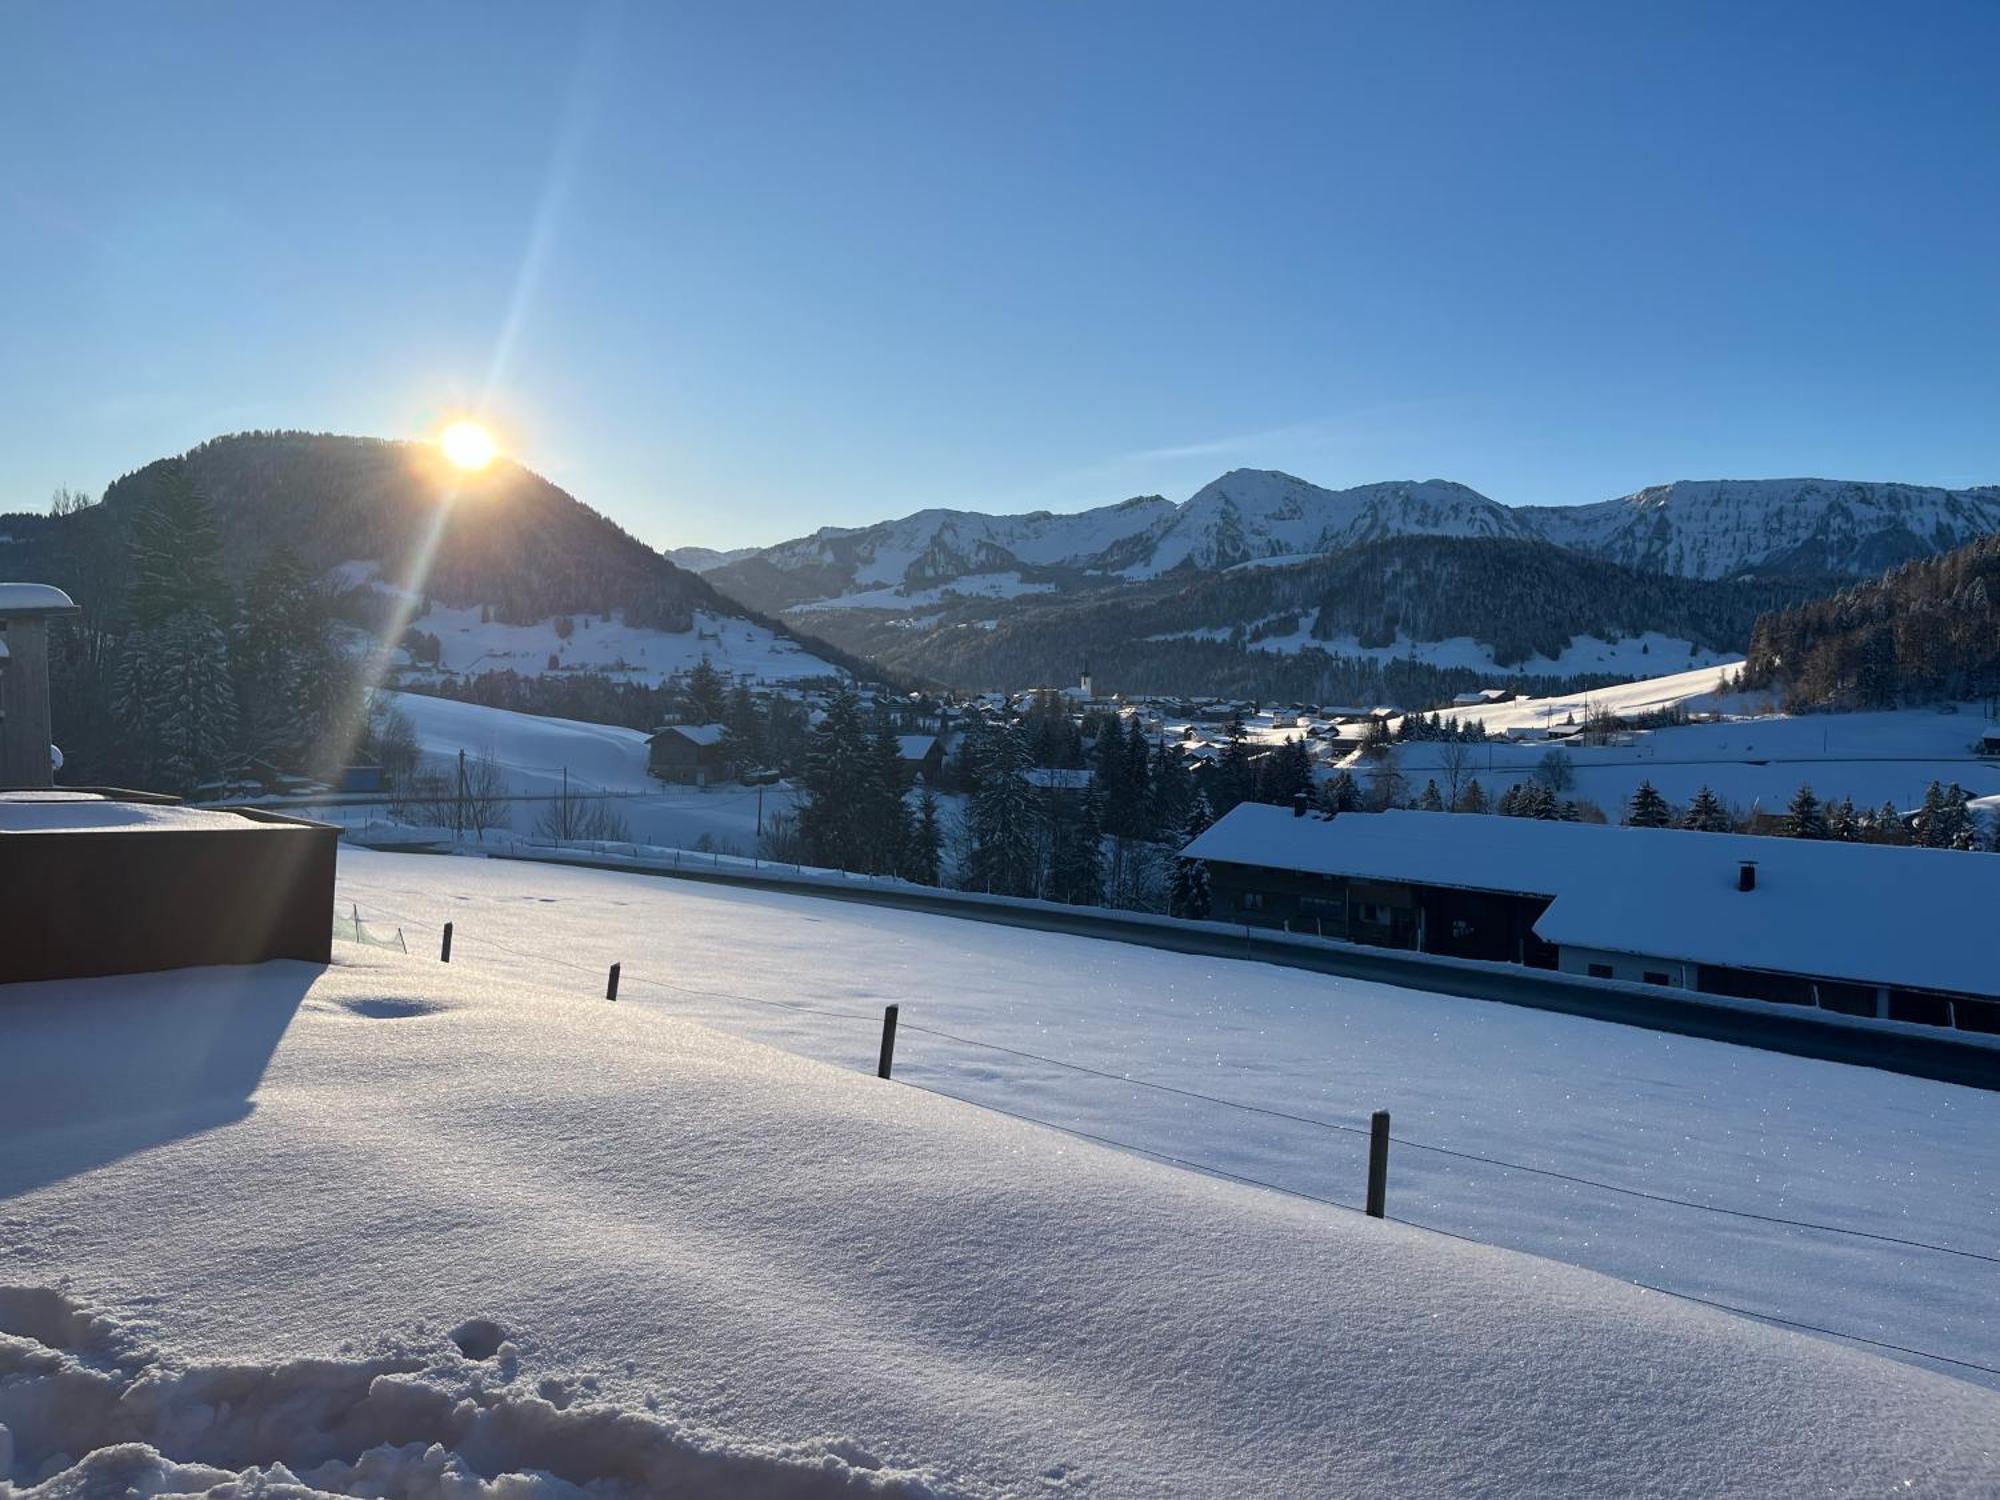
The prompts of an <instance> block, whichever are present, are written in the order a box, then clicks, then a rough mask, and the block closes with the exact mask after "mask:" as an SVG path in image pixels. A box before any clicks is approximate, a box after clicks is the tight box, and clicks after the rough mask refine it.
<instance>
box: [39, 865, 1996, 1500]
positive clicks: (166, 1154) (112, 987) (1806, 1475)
mask: <svg viewBox="0 0 2000 1500" xmlns="http://www.w3.org/2000/svg"><path fill="white" fill-rule="evenodd" d="M359 863H360V864H361V865H363V866H381V867H382V871H381V873H384V874H387V873H388V872H390V871H394V874H393V875H392V876H391V878H393V879H395V880H398V881H401V880H405V879H417V880H422V876H421V875H420V874H418V873H417V871H416V870H415V868H414V866H416V865H418V864H422V865H426V866H428V867H429V869H430V870H431V871H433V872H436V873H439V874H442V875H443V876H446V877H450V878H447V879H444V880H442V881H440V882H439V884H438V889H437V892H436V897H434V898H433V899H437V898H441V897H443V896H445V895H446V894H447V893H448V892H449V891H450V890H451V888H452V887H453V886H455V885H456V879H455V877H456V876H458V875H459V874H460V873H461V872H480V871H481V870H482V868H483V867H482V866H481V865H479V864H477V863H475V862H472V861H459V860H442V859H431V860H428V861H412V860H408V859H405V860H403V861H402V862H401V863H400V866H398V865H397V864H396V863H395V862H385V861H383V860H380V859H368V860H362V861H360V862H359ZM488 873H490V872H488ZM512 873H513V874H515V875H527V876H535V877H553V878H552V879H547V880H539V879H538V880H537V881H534V882H528V883H524V884H522V885H520V886H518V887H516V888H515V889H513V890H512V891H511V892H509V896H510V898H511V899H512V900H513V901H514V902H515V903H516V908H515V912H516V915H517V916H518V913H519V912H520V911H521V910H522V908H521V906H520V903H521V902H524V901H525V902H529V903H539V902H541V901H543V900H554V901H555V902H556V903H557V907H556V908H539V907H535V906H530V907H529V908H527V909H529V910H558V909H560V910H563V911H565V912H567V913H568V914H569V915H572V916H573V915H574V912H573V910H571V909H572V908H573V907H574V906H575V904H576V902H577V898H578V889H577V887H576V886H575V885H573V884H572V883H571V877H567V876H564V875H562V873H561V872H553V871H546V870H535V869H532V868H525V869H517V870H515V871H513V872H512ZM496 894H497V893H496ZM611 899H617V898H616V897H612V898H611ZM680 914H681V913H678V912H675V911H672V910H671V909H669V910H661V909H658V908H655V909H654V910H653V911H652V912H650V913H647V915H651V916H654V917H659V916H666V915H680ZM462 915H463V912H462ZM639 915H640V914H639V913H636V912H630V913H627V915H626V919H625V920H626V922H627V923H628V924H631V925H636V918H637V917H638V916H639ZM757 915H760V916H764V917H768V916H770V915H771V913H768V912H765V913H759V914H757ZM491 916H492V914H490V913H486V912H483V911H482V912H480V913H479V917H478V922H477V925H478V926H479V927H480V928H482V929H483V928H484V927H485V926H487V925H488V924H489V921H490V918H491ZM696 925H697V933H698V934H699V933H700V932H701V930H702V928H703V927H704V926H705V924H702V923H700V922H699V921H698V922H697V924H696ZM785 925H786V926H787V927H788V928H796V929H800V932H799V935H798V936H797V937H795V938H793V939H791V942H793V943H796V942H802V941H805V940H807V939H808V937H809V936H811V935H813V933H812V932H809V931H808V929H813V923H812V922H811V921H810V920H809V919H808V914H806V913H793V914H790V919H789V920H788V921H787V922H786V924H785ZM814 931H816V932H817V935H819V936H822V937H828V936H831V937H834V938H835V941H833V942H832V943H831V944H829V945H827V946H825V947H823V948H821V949H820V950H819V952H818V954H817V957H818V960H819V963H820V964H822V965H823V964H824V963H825V961H826V960H828V959H835V958H840V957H845V956H848V953H849V951H850V949H851V944H850V943H848V942H845V941H841V940H839V938H838V935H837V931H836V932H835V933H827V932H825V931H823V930H817V929H814ZM585 935H587V934H585V933H584V932H582V931H580V930H578V931H572V932H571V933H569V934H567V935H565V934H562V933H561V932H559V931H558V930H557V928H556V927H554V926H553V925H550V924H544V925H543V927H542V930H541V932H540V934H539V936H540V938H541V940H542V942H543V943H544V944H545V945H546V944H555V943H560V942H561V941H563V939H564V937H565V936H568V937H571V938H576V937H582V936H585ZM749 935H750V934H749V933H748V932H747V931H742V930H739V931H738V932H737V934H736V937H737V939H738V940H739V941H740V940H742V939H744V938H747V937H748V936H749ZM788 946H789V945H788ZM545 951H546V950H545ZM577 951H578V952H579V954H580V953H581V951H582V950H577ZM739 956H743V955H739ZM1066 956H1068V955H1066ZM709 962H710V959H709V957H708V956H707V955H705V954H704V952H703V949H702V947H701V946H700V945H699V941H698V942H697V945H696V946H695V947H694V948H693V949H692V950H691V953H690V962H688V963H687V964H685V965H684V966H683V972H684V973H686V974H688V976H689V977H693V975H694V974H695V973H699V972H701V971H703V970H704V969H705V968H706V966H707V964H708V963H709ZM732 967H734V966H732ZM749 967H751V968H753V969H754V968H755V967H756V965H755V964H754V963H752V964H751V965H749ZM887 967H888V971H889V973H890V974H893V973H894V970H895V965H893V964H891V965H889V966H887ZM976 968H977V965H975V972H976ZM661 972H668V970H667V969H666V968H665V966H664V965H662V966H661ZM803 972H807V971H805V970H801V969H799V968H796V967H794V968H793V970H792V974H791V978H792V981H793V983H794V984H796V981H797V978H798V976H799V975H800V974H801V973H803ZM750 977H751V978H752V979H753V980H754V979H756V978H757V976H756V975H755V974H752V975H751V976H750ZM932 977H933V978H934V977H935V976H932ZM996 977H997V976H996ZM842 982H843V983H845V984H849V985H854V984H860V983H864V982H866V981H864V980H863V979H862V977H861V976H860V975H858V974H849V975H847V976H845V978H844V980H843V981H842ZM932 988H933V987H932V986H929V985H926V986H925V987H923V988H922V989H921V990H920V991H913V992H910V993H911V994H912V998H915V997H916V995H917V994H919V993H922V994H928V993H931V992H932ZM0 1028H4V1032H5V1036H6V1040H7V1045H6V1046H0V1099H4V1100H6V1101H7V1108H8V1109H9V1110H11V1111H13V1112H14V1115H13V1118H12V1120H10V1126H11V1128H10V1129H9V1130H8V1131H6V1132H5V1133H0V1231H4V1234H5V1243H6V1244H7V1247H8V1256H7V1261H6V1274H5V1277H4V1282H5V1284H4V1285H0V1427H4V1429H5V1433H6V1435H5V1437H3V1438H0V1465H4V1466H5V1469H6V1470H7V1471H10V1473H9V1475H8V1477H11V1479H12V1480H13V1482H14V1483H15V1485H16V1486H19V1487H20V1488H17V1489H16V1490H15V1491H14V1492H15V1493H18V1494H20V1495H22V1496H24V1497H25V1500H58V1497H62V1500H78V1497H95V1496H110V1495H127V1494H145V1495H154V1494H161V1493H179V1494H191V1493H210V1494H214V1495H218V1496H219V1495H250V1494H258V1495H270V1496H273V1497H276V1496H279V1495H284V1496H298V1497H307V1496H315V1495H323V1494H369V1495H378V1496H402V1497H437V1500H443V1497H447V1496H449V1497H452V1500H544V1497H546V1500H556V1497H565V1500H579V1497H582V1496H585V1495H588V1496H589V1497H591V1500H627V1497H630V1500H638V1497H642V1496H644V1497H653V1496H663V1495H680V1496H689V1497H697V1496H714V1497H722V1496H729V1497H765V1500H819V1497H831V1496H863V1495H883V1496H910V1497H923V1496H943V1495H953V1496H971V1497H1016V1496H1019V1497H1029V1496H1037V1497H1040V1496H1047V1495H1050V1494H1075V1495H1105V1496H1111V1495H1117V1496H1121V1497H1139V1500H1149V1497H1162V1500H1164V1497H1176V1500H1182V1497H1194V1500H1201V1497H1210V1496H1214V1497H1237V1496H1243V1495H1252V1494H1255V1495H1267V1494H1268V1495H1301V1496H1322V1495H1337V1494H1346V1493H1353V1492H1357V1491H1371V1492H1372V1491H1393V1492H1396V1493H1403V1494H1427V1495H1468V1496H1470V1495H1484V1494H1527V1493H1534V1494H1541V1495H1557V1496H1560V1495H1575V1496H1593V1497H1595V1496H1602V1495H1608V1494H1618V1495H1634V1496H1652V1495H1658V1496H1678V1495H1685V1494H1742V1495H1763V1494H1774V1493H1780V1492H1785V1493H1832V1492H1856V1491H1860V1492H1887V1491H1889V1490H1892V1489H1896V1490H1902V1489H1908V1490H1911V1491H1914V1492H1918V1493H1930V1494H1945V1493H1972V1492H1974V1491H1976V1489H1978V1488H1979V1487H1980V1486H1981V1485H1983V1484H1984V1483H1985V1482H1986V1480H1987V1479H1989V1478H1990V1477H1991V1473H1992V1461H1993V1454H1994V1452H1995V1451H1996V1449H2000V1396H1996V1395H1995V1394H1994V1393H1993V1392H1992V1391H1989V1390H1985V1389H1982V1388H1980V1387H1977V1386H1974V1385H1971V1384H1968V1383H1966V1382H1963V1381H1959V1380H1954V1379H1950V1378H1947V1377H1945V1376H1941V1375H1937V1374H1933V1373H1930V1372H1927V1371H1923V1370H1918V1369H1913V1368H1911V1367H1909V1366H1908V1365H1905V1364H1899V1363H1895V1362H1892V1361H1889V1360H1886V1359H1882V1358H1878V1357H1876V1356H1874V1355H1871V1354H1864V1353H1859V1352H1856V1351H1854V1350H1851V1349H1845V1348H1841V1347H1838V1346H1836V1345H1833V1344H1830V1343H1828V1342H1825V1341H1824V1340H1818V1339H1810V1338H1806V1337H1803V1336H1800V1335H1797V1334H1793V1333H1788V1332H1784V1331H1781V1330H1777V1329H1773V1328H1769V1327H1766V1326H1762V1325H1759V1324H1756V1323H1753V1322H1750V1321H1748V1320H1745V1319H1741V1318H1736V1317H1732V1316H1729V1315H1727V1314H1723V1313H1720V1312H1716V1311H1714V1310H1712V1309H1709V1308H1705V1307H1701V1306H1697V1305H1693V1304H1690V1303H1688V1302H1685V1301H1680V1300H1675V1299H1670V1298H1667V1297H1663V1296H1660V1295H1657V1294H1654V1293H1648V1292H1643V1291H1638V1290H1635V1289H1633V1288H1631V1287H1629V1286H1624V1285H1621V1284H1619V1283H1618V1282H1616V1281H1614V1280H1611V1279H1608V1278H1605V1277H1599V1276H1593V1275H1591V1274H1588V1273H1586V1272H1583V1271H1578V1270H1575V1269H1572V1268H1570V1267H1565V1266H1560V1265H1557V1264H1554V1263H1552V1262H1549V1261H1545V1260H1536V1259H1532V1258H1529V1257H1525V1256H1520V1255H1515V1254H1512V1253H1509V1252H1506V1251H1502V1250H1495V1249H1490V1248H1486V1247H1482V1246H1477V1245H1471V1244H1467V1243H1465V1242H1463V1241H1461V1240H1457V1239H1452V1238H1448V1237H1445V1236H1440V1235H1435V1234H1430V1233H1427V1232H1424V1231H1421V1230H1417V1229H1412V1228H1409V1227H1406V1226H1404V1225H1400V1224H1394V1223H1377V1222H1373V1221H1369V1220H1366V1219H1363V1218H1362V1217H1360V1216H1359V1215H1356V1214H1350V1213H1344V1212H1341V1211H1338V1210H1335V1209H1330V1208H1326V1207H1323V1206H1321V1205H1317V1204H1312V1203H1307V1202H1302V1201H1299V1200H1296V1199H1287V1198H1283V1197H1279V1196H1277V1195H1274V1194H1269V1193H1264V1192H1259V1191H1256V1190H1254V1189H1251V1188H1247V1187H1244V1186H1240V1185H1236V1184H1231V1183H1226V1182H1218V1181H1216V1180H1214V1179H1211V1178H1205V1177H1201V1176H1197V1175H1195V1174H1192V1173H1188V1172H1183V1171H1179V1170H1176V1169H1173V1168H1171V1167H1167V1166H1163V1165H1160V1164H1157V1163H1153V1162H1148V1161H1143V1160H1140V1159H1138V1158H1136V1157H1134V1156H1131V1155H1129V1154H1120V1153H1116V1152H1112V1151H1108V1150H1104V1149H1101V1148H1098V1147H1095V1146H1091V1145H1088V1144H1083V1143H1079V1142H1078V1141H1076V1140H1075V1139H1073V1138H1070V1137H1066V1136H1063V1135H1059V1134H1056V1133H1054V1132H1051V1131H1048V1130H1045V1129H1042V1128H1040V1127H1036V1126H1033V1125H1029V1124H1026V1123H1023V1122H1019V1121H1015V1120H1010V1119H1007V1118H1005V1117H1002V1116H999V1115H996V1114H993V1113H991V1112H988V1111H984V1110H979V1109H974V1108H972V1107H969V1106H967V1105H964V1104H961V1103H958V1102H955V1101H952V1100H948V1099H943V1098H940V1097H937V1096H936V1095H935V1094H933V1093H930V1092H927V1091H925V1090H924V1089H921V1088H915V1087H908V1086H904V1085H902V1084H900V1083H884V1082H881V1081H879V1080H877V1079H875V1078H873V1077H870V1076H867V1075H865V1074H862V1073H858V1072H855V1071H853V1070H849V1069H839V1068H832V1067H827V1066H825V1065H823V1064H820V1063H816V1062H812V1061H808V1060H805V1059H802V1058H798V1057H793V1056H788V1055H786V1054H784V1053H781V1052H778V1051H775V1050H772V1049H769V1048H765V1047H761V1046H758V1045H755V1044H754V1043H750V1042H746V1041H743V1040H740V1039H738V1038H735V1037H731V1036H728V1035H726V1034H724V1033H722V1032H720V1031H717V1030H714V1029H712V1028H709V1027H706V1026H702V1025H699V1024H696V1023H695V1022H694V1021H693V1020H692V1019H691V1017H690V1015H689V1013H688V1010H687V1008H686V1007H685V1006H679V1005H675V1004H671V1003H659V1002H658V1001H657V1000H655V1001H647V1002H644V1003H619V1004H615V1005H614V1004H609V1003H606V1002H605V1001H604V1000H603V999H602V998H601V997H599V996H597V995H592V994H587V993H580V992H578V991H577V990H576V989H574V988H571V989H568V990H567V991H564V990H555V989H544V988H537V987H534V986H532V985H530V984H527V983H521V982H518V981H517V979H515V978H510V977H506V976H503V975H501V974H499V973H497V972H496V971H495V969H494V967H493V966H491V965H488V964H483V963H482V964H473V963H457V962H455V963H454V964H453V965H452V966H451V967H449V968H447V967H445V966H443V965H440V964H437V963H434V962H430V961H427V960H424V959H418V958H404V957H401V956H384V955H382V954H380V953H379V952H377V951H374V950H365V949H357V948H353V947H348V946H343V948H342V951H341V954H340V958H339V961H338V962H337V963H336V964H335V966H334V967H333V968H332V969H331V970H328V971H321V970H318V969H317V968H314V967H312V966H307V965H298V964H271V965H265V966H261V967H258V968H252V969H240V970H191V971H184V972H181V973H177V974H165V975H149V976H135V977H130V978H124V979H117V980H96V981H81V982H72V983H67V984H49V985H32V986H16V987H12V989H11V990H10V991H9V993H8V994H7V995H6V996H5V1004H4V1007H0ZM912 1039H913V1040H916V1038H914V1037H913V1038H912ZM1135 1040H1136V1038H1135ZM1410 1046H1411V1040H1409V1039H1406V1040H1405V1042H1404V1044H1403V1047H1404V1050H1408V1049H1409V1047H1410ZM1841 1095H1842V1102H1844V1103H1849V1104H1859V1105H1861V1106H1863V1109H1864V1115H1865V1116H1866V1119H1865V1123H1868V1124H1877V1123H1879V1120H1878V1119H1877V1118H1876V1116H1875V1113H1874V1111H1873V1110H1872V1109H1869V1108H1868V1105H1869V1100H1868V1098H1867V1097H1866V1095H1865V1094H1861V1095H1857V1094H1855V1093H1852V1092H1850V1091H1847V1090H1842V1091H1841ZM1017 1102H1025V1101H1017ZM1905 1102H1907V1100H1906V1101H1905ZM1932 1102H1933V1103H1934V1104H1935V1103H1938V1102H1941V1101H1932ZM1989 1300H1990V1299H1989Z"/></svg>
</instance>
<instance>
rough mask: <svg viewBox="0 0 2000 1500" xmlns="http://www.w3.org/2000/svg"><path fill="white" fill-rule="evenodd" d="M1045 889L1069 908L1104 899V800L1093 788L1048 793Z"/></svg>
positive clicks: (1096, 902) (1052, 897)
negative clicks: (1065, 902) (1047, 872)
mask: <svg viewBox="0 0 2000 1500" xmlns="http://www.w3.org/2000/svg"><path fill="white" fill-rule="evenodd" d="M1049 804H1050V805H1049V824H1050V827H1049V890H1048V895H1049V898H1050V899H1051V900H1054V901H1067V902H1069V903H1070V904H1071V905H1073V906H1081V905H1096V904H1098V903H1101V902H1102V901H1103V899H1104V818H1103V809H1104V797H1103V795H1102V794H1101V793H1100V792H1099V791H1098V790H1097V789H1096V788H1095V787H1087V788H1085V789H1084V790H1083V791H1082V792H1080V793H1076V794H1073V795H1065V794H1063V793H1059V792H1057V791H1055V790H1054V789H1053V788H1052V789H1051V790H1050V792H1049Z"/></svg>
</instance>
